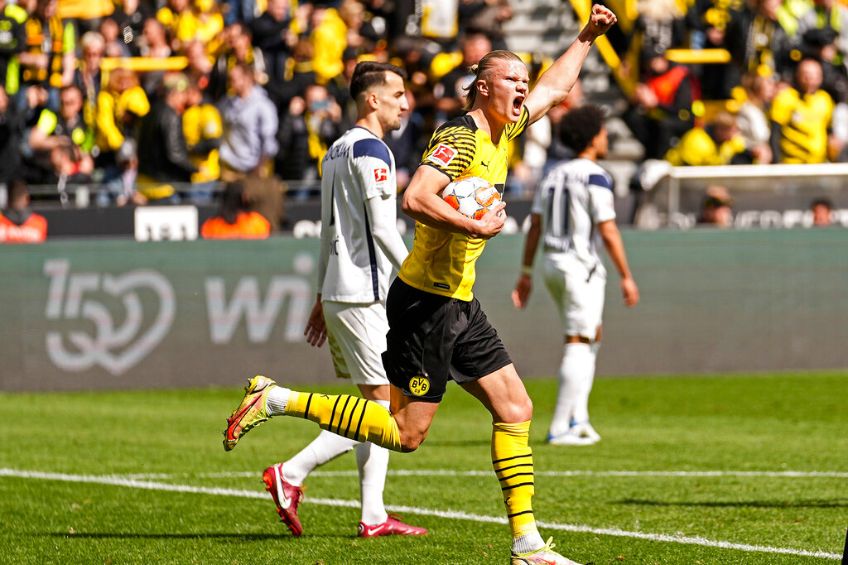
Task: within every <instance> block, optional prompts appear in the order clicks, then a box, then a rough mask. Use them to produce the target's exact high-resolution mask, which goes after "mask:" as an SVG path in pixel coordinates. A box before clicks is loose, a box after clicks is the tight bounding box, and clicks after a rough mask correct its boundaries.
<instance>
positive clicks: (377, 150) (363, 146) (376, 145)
mask: <svg viewBox="0 0 848 565" xmlns="http://www.w3.org/2000/svg"><path fill="white" fill-rule="evenodd" d="M357 157H374V158H375V159H379V160H381V161H383V162H384V163H385V164H386V166H391V164H392V159H391V157H390V156H389V148H388V147H386V144H385V143H383V142H382V141H380V140H378V139H360V140H359V141H357V142H355V143H354V144H353V158H354V159H356V158H357Z"/></svg>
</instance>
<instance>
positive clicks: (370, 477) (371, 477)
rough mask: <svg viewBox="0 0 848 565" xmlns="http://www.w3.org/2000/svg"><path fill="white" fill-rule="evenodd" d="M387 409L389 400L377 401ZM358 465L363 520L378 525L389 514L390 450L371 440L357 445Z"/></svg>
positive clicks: (367, 523) (370, 524) (371, 524)
mask: <svg viewBox="0 0 848 565" xmlns="http://www.w3.org/2000/svg"><path fill="white" fill-rule="evenodd" d="M376 402H377V403H378V404H380V405H381V406H383V407H385V408H386V409H388V408H389V401H388V400H377V401H376ZM356 465H357V466H358V467H359V486H360V494H361V498H362V522H363V523H364V524H366V525H367V526H376V525H378V524H382V523H383V522H385V521H386V520H387V519H388V518H389V515H388V514H387V513H386V507H385V506H384V505H383V488H384V487H385V485H386V472H387V471H388V469H389V450H388V449H385V448H383V447H380V446H379V445H374V444H373V443H371V442H370V441H368V442H365V443H360V444H359V445H357V446H356Z"/></svg>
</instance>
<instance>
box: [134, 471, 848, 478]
mask: <svg viewBox="0 0 848 565" xmlns="http://www.w3.org/2000/svg"><path fill="white" fill-rule="evenodd" d="M357 473H358V471H355V470H346V471H313V472H312V473H310V476H314V477H354V476H356V475H357ZM493 474H494V471H492V470H491V469H489V470H486V471H454V470H448V469H389V475H394V476H396V477H486V476H490V475H493ZM117 476H121V477H124V478H128V479H163V480H164V479H175V478H180V477H193V478H201V479H229V478H240V477H256V476H258V472H257V471H233V472H223V473H170V474H169V473H148V474H144V473H137V474H131V475H117ZM536 476H537V477H672V478H673V477H695V478H721V477H736V478H776V479H780V478H786V479H815V478H828V479H848V471H592V470H586V471H581V470H574V471H536Z"/></svg>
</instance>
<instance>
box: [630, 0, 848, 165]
mask: <svg viewBox="0 0 848 565" xmlns="http://www.w3.org/2000/svg"><path fill="white" fill-rule="evenodd" d="M638 6H639V12H640V14H639V17H638V19H637V20H636V21H635V25H634V28H633V33H632V34H630V35H629V36H628V37H626V38H620V39H619V42H618V43H619V49H621V50H629V52H630V53H631V54H633V57H632V58H631V59H636V58H638V60H639V62H640V68H639V71H638V72H639V82H638V84H637V85H636V87H635V89H634V91H633V95H632V96H631V101H630V102H631V103H630V107H629V109H628V111H627V113H626V114H625V121H626V123H627V124H628V125H629V126H630V128H631V130H632V131H633V133H634V135H635V136H636V137H637V138H638V139H639V141H640V142H641V143H642V144H643V145H644V147H645V157H646V158H649V159H662V158H665V159H667V160H668V161H670V162H671V163H672V164H673V165H677V166H680V165H725V164H739V163H746V164H752V163H763V164H767V163H824V162H828V161H846V160H848V104H847V103H848V72H846V67H845V57H846V54H848V51H846V49H848V8H846V5H845V4H844V3H841V2H840V0H695V1H694V2H692V3H691V4H690V5H688V6H687V5H685V2H678V1H676V0H650V1H643V2H639V3H638ZM673 48H689V49H695V50H700V49H723V50H726V51H727V52H728V53H729V55H730V61H729V62H726V63H723V64H704V65H695V66H687V65H680V64H675V63H673V62H671V61H669V59H668V58H667V56H666V52H667V51H668V50H669V49H673ZM704 101H722V102H721V103H720V104H718V105H716V104H712V105H711V108H712V111H710V107H708V106H706V105H705V103H704Z"/></svg>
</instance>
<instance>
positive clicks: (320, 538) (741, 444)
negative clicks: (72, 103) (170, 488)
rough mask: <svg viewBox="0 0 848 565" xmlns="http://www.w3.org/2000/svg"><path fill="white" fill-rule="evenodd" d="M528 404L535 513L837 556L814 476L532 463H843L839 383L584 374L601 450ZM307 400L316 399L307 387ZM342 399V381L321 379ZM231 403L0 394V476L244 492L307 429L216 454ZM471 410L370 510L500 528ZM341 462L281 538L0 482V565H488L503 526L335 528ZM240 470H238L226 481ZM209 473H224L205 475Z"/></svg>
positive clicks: (187, 513)
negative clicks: (556, 438) (591, 381)
mask: <svg viewBox="0 0 848 565" xmlns="http://www.w3.org/2000/svg"><path fill="white" fill-rule="evenodd" d="M527 388H528V390H529V392H530V395H531V397H532V398H533V399H534V402H535V407H536V408H535V414H536V415H535V419H534V420H535V425H534V427H533V430H532V443H533V447H534V454H535V460H536V470H537V471H539V472H540V475H539V476H538V477H537V479H536V490H537V494H536V497H535V499H534V506H535V508H536V514H537V519H539V520H542V521H545V522H552V523H558V524H580V525H586V526H591V527H593V528H620V529H622V530H626V531H639V532H646V533H653V534H670V535H678V536H680V535H684V536H699V537H703V538H707V539H710V540H723V541H728V542H732V543H737V544H751V545H762V546H771V547H779V548H791V549H798V550H807V551H824V552H827V553H831V554H836V553H839V554H841V551H842V547H843V543H844V540H845V527H846V523H845V513H846V509H847V508H848V494H846V493H847V492H848V491H847V490H846V488H845V486H846V479H845V478H844V477H842V478H838V477H837V478H829V477H763V476H752V477H745V476H741V477H740V476H724V477H692V476H681V477H667V476H666V477H663V476H644V475H641V476H626V477H622V476H608V475H600V476H552V475H550V474H548V475H545V473H546V472H552V471H573V470H586V471H595V472H601V471H617V470H627V471H703V470H708V471H714V470H732V471H783V470H793V471H807V472H812V471H837V472H842V473H844V472H846V471H848V467H846V464H848V443H847V442H846V441H845V437H846V436H845V430H846V424H848V416H846V411H845V406H844V402H845V398H846V397H848V394H846V392H848V375H846V374H835V373H819V374H804V375H796V374H780V375H758V376H750V375H737V376H722V377H688V378H638V379H637V378H627V379H614V378H606V379H600V380H598V381H597V382H596V385H595V390H594V392H593V396H592V406H591V408H592V415H593V421H594V423H595V426H596V428H597V429H598V431H599V432H600V433H601V435H602V436H603V441H602V442H601V443H599V444H598V445H596V446H593V447H588V448H564V447H550V446H547V445H545V444H544V438H545V434H546V426H547V423H548V421H549V418H550V415H551V412H552V410H553V403H554V398H555V392H556V383H555V382H554V381H553V380H529V381H527ZM310 390H318V389H315V388H312V389H310ZM320 390H322V391H329V392H342V391H344V392H349V391H350V389H349V388H347V387H323V388H321V389H320ZM240 397H241V392H240V391H237V390H236V389H227V390H195V391H165V392H163V391H156V392H119V393H61V394H60V393H51V394H0V413H2V414H3V415H4V424H5V430H4V436H5V437H4V441H3V443H2V446H0V468H7V469H16V470H27V471H41V472H50V473H68V474H80V475H126V474H139V473H163V474H167V475H169V476H168V477H158V478H157V477H153V478H140V479H139V480H141V481H156V482H158V483H166V484H173V485H193V486H200V487H219V488H224V489H240V490H247V491H251V492H252V493H258V496H260V497H262V496H263V495H264V496H267V495H265V493H264V492H263V491H262V486H261V482H260V475H261V471H262V469H263V468H264V467H265V466H267V465H269V464H271V463H273V462H275V461H278V460H283V459H285V458H286V457H288V456H290V455H292V454H293V453H295V452H296V451H297V450H298V449H300V448H301V447H302V446H304V445H305V444H306V443H307V442H308V441H310V440H311V439H312V438H314V436H315V435H316V433H317V427H316V426H315V425H314V424H312V423H311V422H306V421H302V420H295V419H291V418H277V419H275V420H273V421H271V422H269V423H266V424H264V425H263V426H262V427H260V428H258V429H256V430H254V431H252V432H251V433H250V434H249V436H248V437H246V438H245V439H244V440H243V441H242V442H241V443H240V444H239V445H238V447H237V448H236V449H235V451H233V452H232V453H225V452H224V451H223V449H222V447H221V440H222V435H221V432H222V430H223V428H224V419H225V417H226V416H227V415H228V414H229V412H230V411H231V410H232V408H234V407H235V406H236V404H237V403H238V401H239V399H240ZM490 433H491V425H490V421H489V417H488V414H487V413H486V412H485V411H484V409H483V408H482V407H481V406H480V405H479V404H478V403H477V401H476V400H474V399H473V398H472V397H471V396H470V395H468V394H466V393H464V392H463V391H461V390H460V389H459V388H458V387H456V386H453V385H451V387H450V388H449V390H448V395H447V397H446V399H445V402H444V403H443V405H442V407H441V408H440V409H439V412H438V414H437V416H436V419H435V422H434V424H433V427H432V430H431V433H430V437H429V438H428V440H427V441H426V442H425V444H424V445H423V446H422V448H421V449H420V450H419V451H418V452H416V453H413V454H392V458H391V462H390V471H398V470H416V469H417V470H436V469H442V470H448V471H457V472H459V471H484V472H486V473H485V474H483V475H472V476H468V475H461V474H460V475H457V476H405V475H394V476H392V475H390V476H389V479H388V482H387V487H386V493H385V499H386V502H387V504H389V505H406V506H414V507H418V508H426V509H439V510H453V511H462V512H467V513H473V514H477V515H485V516H494V517H502V516H503V502H502V500H501V494H500V491H499V489H498V486H497V480H496V479H495V477H494V474H493V473H491V472H490V471H491V467H490V463H489V435H490ZM355 468H356V465H355V462H354V458H353V456H352V454H349V455H346V456H344V457H342V458H339V459H338V460H336V461H334V462H332V463H330V464H329V465H326V466H324V467H322V468H321V469H320V471H336V472H341V473H324V474H316V475H314V476H312V477H310V479H309V480H308V483H307V486H308V491H307V501H306V502H305V503H304V504H303V505H302V506H301V518H302V520H303V523H304V526H305V530H306V531H305V534H304V536H303V537H302V538H300V539H294V538H292V537H291V536H290V535H289V534H288V531H287V530H286V529H285V527H284V526H283V525H282V524H280V523H279V522H278V521H277V519H276V514H275V512H274V509H273V504H272V503H271V500H270V497H268V498H267V499H264V498H260V499H256V498H245V497H237V496H213V495H210V494H202V493H178V492H161V491H156V490H141V489H137V488H127V487H123V486H112V485H102V484H81V483H73V482H62V481H55V480H41V479H31V478H20V477H9V476H6V477H2V476H0V522H2V524H3V528H2V530H0V548H2V553H0V562H10V563H228V564H254V563H325V564H336V563H370V564H376V563H507V562H508V556H509V534H508V529H507V527H506V526H505V525H503V524H493V523H480V522H475V521H468V520H457V519H445V518H438V517H434V516H422V515H414V514H410V513H406V514H405V515H404V517H405V518H406V519H407V520H408V521H409V522H411V523H414V524H417V525H422V526H426V527H428V528H430V529H431V535H430V536H428V537H426V538H423V539H405V538H380V539H374V540H360V539H357V538H356V537H354V536H355V532H356V523H357V521H358V519H359V511H358V508H351V507H329V506H321V505H317V504H309V498H310V497H311V498H313V499H340V500H353V501H355V500H357V499H358V481H357V480H356V478H355V475H354V474H352V471H354V470H355ZM246 472H249V473H251V475H250V476H244V473H246ZM215 473H222V474H229V475H226V476H209V474H215ZM542 534H543V536H544V537H545V538H547V537H548V535H553V536H554V537H555V540H556V543H557V546H558V548H559V549H560V550H562V552H563V553H564V554H565V555H568V556H569V557H571V558H573V559H576V560H578V561H581V562H585V561H592V562H594V563H595V564H598V565H599V564H607V563H660V564H687V565H689V564H693V563H704V564H708V563H709V564H712V563H746V564H747V563H762V564H782V563H787V564H788V563H827V562H834V559H833V558H831V559H830V560H828V559H823V558H816V557H801V556H797V555H777V554H769V553H758V552H743V551H739V550H736V549H722V548H714V547H703V546H698V545H688V544H681V543H672V542H663V541H649V540H640V539H632V538H626V537H614V536H609V535H600V534H597V533H575V532H568V531H554V530H551V529H544V528H543V529H542Z"/></svg>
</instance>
